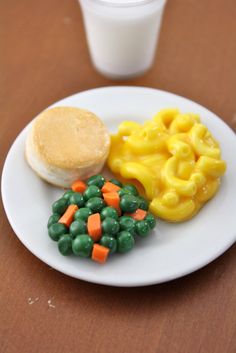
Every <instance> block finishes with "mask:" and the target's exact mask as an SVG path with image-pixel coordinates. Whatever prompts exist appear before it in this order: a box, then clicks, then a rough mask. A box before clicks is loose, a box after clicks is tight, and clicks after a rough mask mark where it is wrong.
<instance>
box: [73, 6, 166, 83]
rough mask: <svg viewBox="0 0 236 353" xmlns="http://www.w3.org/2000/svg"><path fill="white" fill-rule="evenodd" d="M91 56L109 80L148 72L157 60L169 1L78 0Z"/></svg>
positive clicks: (95, 64)
mask: <svg viewBox="0 0 236 353" xmlns="http://www.w3.org/2000/svg"><path fill="white" fill-rule="evenodd" d="M79 2H80V5H81V9H82V14H83V19H84V25H85V30H86V37H87V42H88V47H89V51H90V56H91V59H92V62H93V64H94V66H95V68H96V69H97V70H98V71H99V72H101V73H102V74H104V75H105V76H107V77H109V78H115V79H127V78H131V77H134V76H138V75H141V74H142V73H144V72H145V71H147V70H148V69H149V68H150V67H151V65H152V63H153V60H154V56H155V50H156V45H157V42H158V37H159V32H160V27H161V21H162V15H163V10H164V7H165V3H166V0H79Z"/></svg>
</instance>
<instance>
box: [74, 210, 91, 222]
mask: <svg viewBox="0 0 236 353" xmlns="http://www.w3.org/2000/svg"><path fill="white" fill-rule="evenodd" d="M92 213H93V212H92V211H91V210H90V208H88V207H81V208H80V209H78V210H77V211H76V212H75V214H74V220H76V221H77V220H78V219H82V221H85V222H87V220H88V217H89V216H90V215H91V214H92Z"/></svg>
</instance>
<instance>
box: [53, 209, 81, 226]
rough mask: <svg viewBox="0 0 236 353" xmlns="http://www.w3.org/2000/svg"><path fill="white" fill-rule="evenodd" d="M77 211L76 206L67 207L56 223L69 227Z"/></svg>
mask: <svg viewBox="0 0 236 353" xmlns="http://www.w3.org/2000/svg"><path fill="white" fill-rule="evenodd" d="M77 210H78V206H77V205H69V206H68V207H67V209H66V211H65V213H64V214H63V215H62V216H61V218H60V219H59V221H58V223H62V224H64V225H65V226H67V227H69V226H70V225H71V223H72V222H73V219H74V214H75V212H76V211H77Z"/></svg>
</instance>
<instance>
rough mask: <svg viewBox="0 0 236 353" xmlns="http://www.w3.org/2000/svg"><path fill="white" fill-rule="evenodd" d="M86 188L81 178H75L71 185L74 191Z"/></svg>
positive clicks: (82, 190) (81, 190)
mask: <svg viewBox="0 0 236 353" xmlns="http://www.w3.org/2000/svg"><path fill="white" fill-rule="evenodd" d="M86 188H87V186H86V184H85V183H84V182H83V181H82V180H76V181H74V183H73V184H72V185H71V189H72V190H73V191H75V192H84V191H85V190H86Z"/></svg>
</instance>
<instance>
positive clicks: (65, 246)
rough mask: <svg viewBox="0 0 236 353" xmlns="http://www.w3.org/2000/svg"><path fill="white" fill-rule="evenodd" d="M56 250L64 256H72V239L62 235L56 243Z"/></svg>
mask: <svg viewBox="0 0 236 353" xmlns="http://www.w3.org/2000/svg"><path fill="white" fill-rule="evenodd" d="M57 246H58V250H59V251H60V253H61V254H62V255H64V256H66V255H70V254H72V239H71V237H70V236H69V235H67V234H65V235H62V236H61V237H60V239H59V241H58V243H57Z"/></svg>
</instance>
